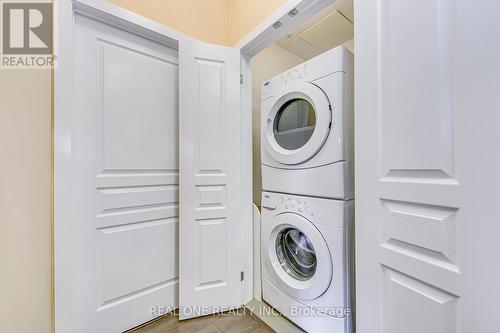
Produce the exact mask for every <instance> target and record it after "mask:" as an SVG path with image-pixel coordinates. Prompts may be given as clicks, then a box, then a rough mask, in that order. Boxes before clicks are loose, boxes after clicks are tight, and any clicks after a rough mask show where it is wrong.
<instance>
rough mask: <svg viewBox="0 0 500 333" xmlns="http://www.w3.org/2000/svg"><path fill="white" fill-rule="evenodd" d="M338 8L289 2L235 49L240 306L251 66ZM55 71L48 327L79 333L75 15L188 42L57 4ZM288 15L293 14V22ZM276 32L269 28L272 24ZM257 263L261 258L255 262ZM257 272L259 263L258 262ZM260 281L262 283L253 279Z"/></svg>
mask: <svg viewBox="0 0 500 333" xmlns="http://www.w3.org/2000/svg"><path fill="white" fill-rule="evenodd" d="M334 1H335V0H288V1H287V2H286V3H285V4H284V5H282V6H281V7H280V8H278V9H277V10H276V11H275V12H274V13H273V14H272V15H270V16H269V17H268V18H267V19H266V20H264V21H263V22H262V23H261V24H259V25H258V26H257V27H256V28H255V29H253V30H252V31H251V32H250V33H248V34H247V35H246V36H245V37H244V38H243V39H242V40H241V41H240V42H238V43H237V44H236V45H234V46H233V47H236V48H239V49H240V53H241V66H240V70H241V78H242V84H241V87H240V94H241V102H240V103H241V119H240V122H241V125H240V126H241V134H240V135H241V138H240V139H241V151H240V158H241V161H242V163H241V189H242V196H241V200H242V203H241V223H242V228H241V239H242V242H241V244H242V245H241V246H242V253H244V258H243V260H242V267H241V270H242V271H243V272H244V276H245V278H244V280H243V281H242V285H241V300H242V302H241V303H242V304H246V303H248V302H250V301H251V300H252V298H253V297H254V295H257V294H260V291H254V290H253V281H254V278H256V277H255V276H254V270H253V265H254V254H253V215H254V212H253V209H254V208H253V200H252V197H253V195H252V191H253V186H252V181H253V180H252V166H253V164H252V78H251V68H250V61H251V59H252V57H253V56H255V55H256V54H257V53H259V52H260V51H262V50H264V49H265V48H267V47H268V46H270V45H271V44H273V43H274V42H276V41H277V40H279V39H280V38H282V37H284V36H285V35H286V34H287V33H288V32H289V31H292V30H293V29H295V28H297V27H299V26H300V25H301V24H303V23H305V22H306V21H307V20H308V19H310V18H312V17H313V16H314V15H316V14H317V13H318V12H320V11H321V10H322V9H324V8H325V7H327V6H328V5H330V4H331V3H333V2H334ZM53 12H54V15H53V16H54V33H53V35H54V39H55V43H54V54H55V55H56V57H57V62H56V69H55V70H54V71H53V134H52V135H53V175H52V176H53V225H52V229H53V245H52V247H53V249H52V252H53V285H52V288H53V289H52V292H53V304H52V306H53V327H54V332H57V333H62V332H75V331H76V323H77V318H76V275H75V274H76V273H75V267H76V262H75V249H76V237H75V221H74V207H75V193H74V191H75V187H74V183H73V181H74V176H75V165H74V163H75V162H74V159H73V140H74V134H75V114H74V109H73V93H74V89H75V87H74V44H73V41H74V39H73V37H74V26H75V15H76V14H79V15H84V16H87V17H91V18H93V19H95V20H98V21H102V22H104V23H106V24H110V25H112V26H115V27H117V28H120V29H123V30H126V31H128V32H131V33H134V34H137V35H139V36H142V37H145V38H147V39H150V40H154V41H157V42H159V43H161V44H164V45H166V46H169V47H172V48H175V49H178V45H179V42H180V41H181V40H193V39H194V38H192V37H189V36H187V35H185V34H183V33H180V32H178V31H175V30H174V29H171V28H169V27H167V26H164V25H162V24H160V23H158V22H155V21H152V20H150V19H148V18H145V17H143V16H141V15H139V14H136V13H133V12H131V11H129V10H127V9H125V8H122V7H119V6H117V5H114V4H112V3H110V2H107V1H104V0H68V1H54V2H53ZM292 12H293V14H291V13H292ZM278 21H279V22H280V23H281V25H280V27H279V28H277V29H276V28H274V27H273V25H274V24H275V23H276V22H278ZM257 259H260V258H257ZM257 262H259V264H260V260H257ZM257 278H260V277H257Z"/></svg>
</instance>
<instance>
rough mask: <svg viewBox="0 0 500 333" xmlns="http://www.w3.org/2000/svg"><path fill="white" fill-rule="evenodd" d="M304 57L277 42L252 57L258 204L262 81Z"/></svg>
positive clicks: (255, 197)
mask: <svg viewBox="0 0 500 333" xmlns="http://www.w3.org/2000/svg"><path fill="white" fill-rule="evenodd" d="M302 62H304V59H302V58H300V57H299V56H297V55H295V54H293V53H291V52H290V51H287V50H285V49H284V48H282V47H281V46H279V45H277V44H273V45H271V46H270V47H268V48H266V49H265V50H263V51H262V52H260V53H259V54H257V55H256V56H255V57H253V58H252V64H251V70H252V123H253V126H252V129H253V130H252V136H253V139H252V142H253V201H254V203H256V204H257V205H260V199H261V198H260V194H261V192H262V178H261V169H260V91H261V85H262V82H264V81H266V80H268V79H270V78H272V77H273V76H275V75H277V74H280V73H281V72H284V71H286V70H287V69H290V68H292V67H294V66H296V65H298V64H300V63H302Z"/></svg>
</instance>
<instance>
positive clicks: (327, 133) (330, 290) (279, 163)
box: [261, 46, 354, 333]
mask: <svg viewBox="0 0 500 333" xmlns="http://www.w3.org/2000/svg"><path fill="white" fill-rule="evenodd" d="M353 74H354V73H353V56H352V54H351V53H350V52H349V51H348V50H347V49H345V48H344V47H342V46H340V47H336V48H334V49H332V50H330V51H327V52H325V53H323V54H321V55H319V56H317V57H315V58H313V59H311V60H309V61H307V62H305V63H303V64H301V65H299V66H297V67H294V68H292V69H290V70H289V71H287V72H285V73H282V74H280V75H278V76H275V77H274V78H272V79H271V80H269V81H267V82H264V83H263V86H262V104H261V112H262V114H261V145H262V147H261V148H262V188H263V193H262V226H261V262H262V293H263V299H264V300H265V301H266V302H267V303H269V304H270V305H271V306H273V307H275V308H277V309H278V310H279V311H280V312H281V313H282V314H283V315H284V316H286V317H287V318H288V319H290V320H291V321H293V322H294V323H295V324H297V325H298V326H299V327H301V328H302V329H304V330H305V331H307V332H309V333H319V332H331V333H335V332H339V333H340V332H342V333H350V332H352V323H353V320H352V309H351V299H352V288H353V283H352V281H353V275H354V274H353V272H352V269H353V265H354V263H353V257H354V256H353V222H354V200H353V199H354V142H353V140H354V133H353Z"/></svg>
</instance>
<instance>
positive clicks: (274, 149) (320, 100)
mask: <svg viewBox="0 0 500 333" xmlns="http://www.w3.org/2000/svg"><path fill="white" fill-rule="evenodd" d="M267 105H269V107H268V106H267ZM263 112H265V113H264V114H265V116H264V117H263V118H262V125H263V127H262V131H261V133H262V135H263V137H262V141H261V142H262V145H263V148H264V149H265V150H266V152H267V153H268V154H269V155H270V156H271V157H272V158H273V159H274V160H275V161H276V162H278V163H282V164H286V165H295V164H299V163H302V162H305V161H307V160H309V159H310V158H311V157H313V156H314V155H315V154H316V153H317V152H318V151H319V150H320V149H321V147H322V146H323V144H324V143H325V141H326V139H327V137H328V134H329V133H330V131H331V121H332V110H331V109H330V101H329V100H328V97H327V96H326V95H325V93H324V92H323V90H321V89H320V88H319V87H317V86H315V85H314V84H311V83H309V82H305V81H297V82H292V83H290V84H288V85H286V86H285V87H284V88H283V90H281V91H279V92H277V93H276V97H274V98H273V99H270V100H269V101H268V102H266V106H265V108H264V109H263ZM264 114H263V115H264Z"/></svg>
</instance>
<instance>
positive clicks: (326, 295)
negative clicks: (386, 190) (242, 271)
mask: <svg viewBox="0 0 500 333" xmlns="http://www.w3.org/2000/svg"><path fill="white" fill-rule="evenodd" d="M353 214H354V201H353V200H348V201H344V200H331V199H320V198H311V197H304V196H292V195H286V194H279V193H270V192H264V193H263V194H262V226H261V260H262V296H263V299H264V300H265V301H266V302H267V303H269V304H270V305H272V306H273V307H275V308H277V309H278V311H280V312H281V313H282V314H283V315H285V316H286V317H287V318H288V319H290V320H291V321H293V322H294V323H296V324H297V325H298V326H300V327H301V328H302V329H304V330H306V331H307V332H309V333H323V332H330V333H331V332H335V333H341V332H342V333H350V332H352V314H351V308H350V307H351V288H350V287H351V285H352V282H351V278H352V277H353V274H352V271H351V269H352V267H353V266H352V254H353V251H352V245H353V242H352V241H351V239H352V224H353Z"/></svg>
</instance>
